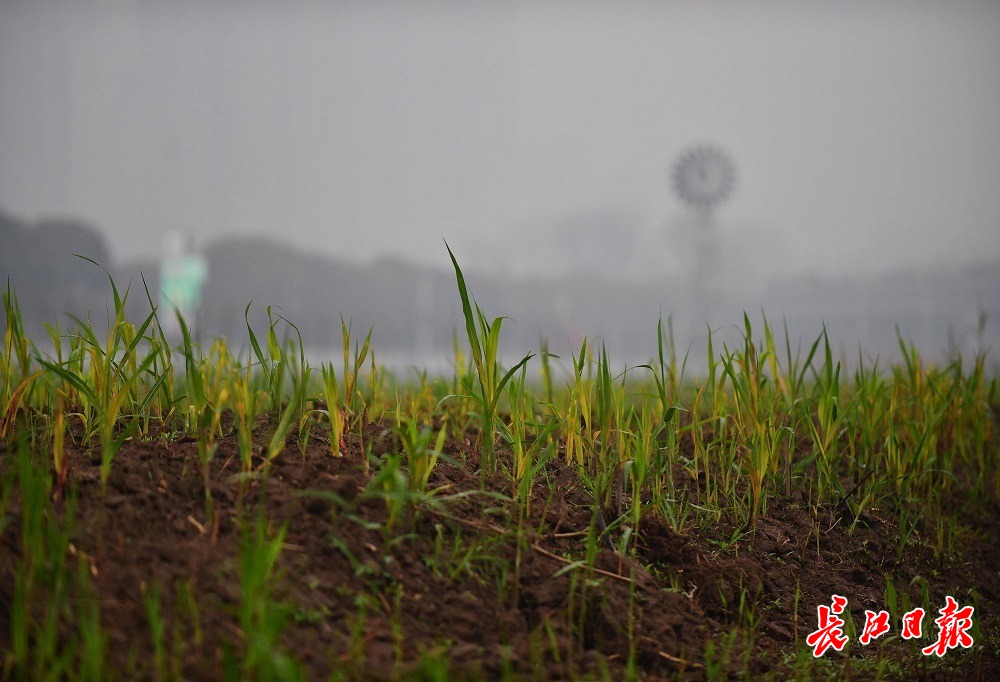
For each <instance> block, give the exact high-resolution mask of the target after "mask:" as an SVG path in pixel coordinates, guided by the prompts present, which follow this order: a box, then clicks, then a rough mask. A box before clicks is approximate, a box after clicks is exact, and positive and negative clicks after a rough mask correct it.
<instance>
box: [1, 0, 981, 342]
mask: <svg viewBox="0 0 1000 682" xmlns="http://www.w3.org/2000/svg"><path fill="white" fill-rule="evenodd" d="M997 35H1000V4H997V3H994V2H949V3H938V2H926V3H925V2H906V3H901V2H874V1H873V2H825V3H792V2H759V3H743V2H715V3H693V2H666V3H654V2H626V3H614V4H608V3H597V2H593V3H579V2H576V3H557V2H503V3H498V2H479V3H469V2H436V3H408V2H331V3H325V2H318V1H317V2H303V1H298V2H286V3H272V2H249V3H248V2H214V3H200V2H154V1H149V2H138V1H130V0H121V1H117V2H101V3H96V2H95V3H92V2H83V3H73V4H68V3H61V2H26V1H19V0H6V1H5V2H3V3H2V4H0V209H2V210H4V211H5V212H7V213H8V215H10V216H13V218H14V219H15V220H18V221H23V222H24V223H32V222H35V221H37V220H40V219H44V218H49V217H53V216H55V217H61V218H72V219H74V220H76V219H78V220H82V221H84V222H85V223H87V224H90V225H93V226H96V227H97V228H99V229H100V231H101V232H102V234H103V235H104V236H105V237H106V242H107V249H108V253H109V257H110V258H113V259H114V260H115V262H116V263H118V264H119V265H120V266H121V267H122V268H124V269H128V267H130V266H129V264H130V263H152V262H155V261H156V260H157V259H158V258H159V257H160V255H161V252H162V248H163V243H164V237H165V235H166V234H168V233H170V232H174V231H180V232H187V233H190V234H193V235H195V237H196V240H197V243H199V244H200V246H201V247H202V248H210V247H211V245H212V244H213V243H217V242H218V240H220V239H231V238H247V237H269V238H271V239H275V240H281V241H283V242H285V243H286V244H287V245H289V246H291V247H293V248H295V249H298V250H300V251H302V252H304V253H308V254H309V255H310V256H311V257H314V258H320V259H327V262H328V263H329V264H330V267H334V266H335V265H337V264H339V263H342V262H347V261H352V262H358V263H373V262H375V261H376V260H378V259H385V258H394V259H400V260H405V261H407V262H409V263H411V264H413V266H414V267H418V268H431V269H436V270H439V271H442V272H443V271H445V270H446V269H447V268H448V266H449V263H448V261H447V259H446V256H445V252H444V248H443V244H442V241H441V238H442V237H445V238H447V239H448V241H449V243H450V244H451V245H452V246H453V248H454V249H455V251H456V254H457V255H458V257H459V259H460V260H461V262H462V263H463V265H464V266H465V267H466V269H467V270H469V271H474V272H479V273H483V275H484V276H488V275H492V276H494V277H497V278H499V279H497V281H498V282H503V281H505V278H508V277H516V278H518V279H525V278H527V279H531V278H536V279H545V278H564V279H563V280H562V281H563V283H564V284H563V287H564V288H565V289H566V291H567V292H570V293H567V294H566V296H569V297H571V294H572V292H573V291H576V292H578V293H579V291H580V288H579V287H575V288H574V287H572V286H570V285H569V284H567V282H569V281H570V280H567V279H565V278H566V277H570V276H572V275H574V274H576V275H578V276H589V277H593V278H595V279H597V280H601V281H604V280H607V281H614V282H619V283H621V286H623V287H627V286H637V287H646V288H647V289H648V288H655V287H657V286H661V285H662V284H663V283H670V284H671V285H672V286H673V289H672V290H671V291H672V294H671V296H667V295H664V296H662V298H661V300H659V308H661V309H663V310H664V313H665V314H670V313H678V311H680V312H679V313H678V314H680V315H684V316H687V315H690V316H691V317H690V319H689V320H688V321H689V322H690V323H691V327H692V328H700V327H699V325H700V321H698V320H696V319H695V318H696V317H697V316H698V311H697V310H692V309H691V306H692V303H691V300H690V297H691V296H693V295H694V294H692V293H691V292H690V291H689V290H687V289H685V288H684V286H685V283H686V284H690V283H691V279H692V278H693V277H695V276H696V275H697V273H695V272H694V269H695V264H696V263H697V259H696V258H694V257H693V255H692V254H693V249H694V247H693V246H692V244H693V242H692V240H693V239H694V237H695V235H696V234H697V232H698V230H699V229H700V228H699V227H697V226H696V225H695V222H694V221H693V219H692V216H691V212H690V211H689V210H688V209H687V208H686V207H685V206H684V205H683V204H682V202H681V201H680V200H679V199H678V197H677V196H676V195H675V194H674V192H673V190H672V188H671V187H670V182H669V180H670V169H671V167H672V165H673V164H674V163H675V161H676V159H677V158H678V157H679V155H680V154H681V153H682V152H684V151H685V150H687V149H689V148H691V147H692V145H697V144H701V143H709V144H713V145H717V146H718V147H719V148H721V149H723V150H725V151H726V152H727V153H728V154H729V155H730V156H731V157H732V159H733V160H734V162H735V165H736V168H737V173H738V175H737V182H736V189H735V192H734V194H733V195H732V198H731V200H729V201H728V202H726V203H725V204H724V205H722V206H721V207H720V209H719V210H718V211H717V212H716V215H715V216H714V227H713V228H712V229H713V230H714V231H715V245H716V250H717V254H718V259H719V261H718V264H717V272H718V275H719V279H720V281H721V280H723V279H724V282H723V284H722V285H720V286H721V288H722V289H723V291H722V294H723V295H724V296H728V299H727V304H728V307H729V308H733V309H738V308H739V307H741V306H748V307H749V308H750V309H751V310H753V309H756V308H759V307H760V306H761V305H763V304H765V303H767V304H769V305H774V306H776V307H780V308H781V309H778V310H770V309H769V313H770V314H771V315H772V317H778V316H780V315H781V314H782V313H785V312H789V311H791V312H794V311H801V310H809V311H810V315H811V319H812V318H815V319H820V318H827V317H828V315H826V314H825V313H824V309H823V308H822V306H821V305H820V303H822V299H823V294H822V287H820V286H816V287H813V289H814V290H815V291H814V292H813V294H814V295H816V296H818V297H819V300H818V301H813V300H812V299H808V298H799V299H795V297H794V296H792V295H790V294H791V293H794V292H787V291H786V292H784V293H785V294H789V295H788V296H785V298H782V297H775V296H774V295H771V294H767V292H768V291H771V292H773V291H775V288H777V289H778V290H781V288H782V287H783V286H786V287H787V285H783V284H782V283H783V282H789V281H796V282H802V281H809V280H807V279H803V278H809V277H812V278H816V279H815V280H813V281H833V280H837V281H840V282H842V283H844V285H845V286H847V285H848V284H849V283H850V282H852V281H853V282H854V283H855V284H854V286H855V287H856V289H855V290H852V291H854V292H855V293H853V294H850V295H847V296H846V298H845V299H844V300H845V301H857V300H859V299H864V298H866V297H871V296H873V295H875V294H874V292H873V291H872V290H868V289H865V287H868V286H871V287H875V286H879V287H881V289H882V293H880V294H878V295H879V296H882V297H883V298H882V299H878V300H880V301H883V299H884V302H881V303H879V304H878V305H877V306H875V307H876V308H878V313H877V316H876V317H874V318H872V319H874V320H876V321H877V323H878V324H880V325H882V326H883V327H885V328H888V329H892V326H893V324H894V323H895V322H897V321H898V319H896V318H898V317H901V316H905V315H907V314H909V313H906V312H905V311H906V310H908V309H909V308H911V307H913V306H912V305H911V304H906V305H903V306H902V307H900V308H896V307H894V303H893V300H892V299H888V298H885V297H887V296H888V295H889V294H888V293H886V291H885V290H886V285H885V281H887V280H886V278H897V279H898V278H899V277H902V278H904V279H905V278H906V277H910V278H915V280H914V281H917V282H919V281H921V276H922V274H923V273H926V274H927V278H926V281H927V282H937V281H938V280H937V279H934V277H933V276H932V273H941V272H951V273H952V274H951V275H948V277H947V278H946V279H949V278H950V279H949V281H953V282H954V283H955V284H954V286H951V287H950V288H948V289H947V291H944V290H943V289H940V288H938V289H935V291H938V292H939V294H940V295H941V296H943V297H944V298H945V299H946V300H944V301H939V302H937V303H935V304H933V305H931V304H927V306H925V308H924V310H925V314H923V317H922V318H921V319H922V320H923V321H922V322H917V323H915V324H916V325H917V326H919V325H921V324H922V325H924V327H925V328H926V327H929V328H930V329H931V332H932V333H931V332H928V333H930V336H931V337H933V338H938V337H942V338H943V336H944V335H945V334H946V327H948V326H949V325H951V326H955V327H960V328H965V329H967V328H969V327H970V326H971V327H975V325H976V322H977V315H978V312H981V311H983V310H986V311H987V312H988V311H989V309H990V305H991V298H992V296H993V292H996V291H1000V277H998V276H997V275H996V273H997V269H996V268H995V267H993V266H995V265H996V264H997V263H1000V192H998V191H997V188H998V187H1000V117H998V116H997V112H998V111H1000V41H997V40H996V36H997ZM0 248H3V247H2V246H0ZM8 248H9V247H8ZM338 267H339V266H338ZM972 271H974V272H975V273H977V274H976V275H974V276H972V278H971V279H969V278H966V277H965V274H961V273H966V274H967V273H968V272H972ZM956 273H957V274H956ZM3 274H9V273H2V272H0V275H3ZM267 274H268V276H269V277H272V278H275V277H277V278H280V277H281V276H282V273H267ZM879 282H882V284H878V283H879ZM678 283H680V284H678ZM927 286H932V287H933V286H936V285H931V284H927ZM794 288H795V289H797V290H801V291H803V292H805V291H806V289H808V288H804V287H802V286H800V285H796V286H795V287H794ZM890 288H891V287H890ZM903 289H904V290H906V291H909V292H910V293H911V294H912V292H913V287H903ZM511 291H514V289H511ZM727 292H729V293H727ZM732 292H737V293H738V295H735V294H733V293H732ZM858 292H861V293H860V294H858ZM984 292H985V293H984ZM264 293H265V296H267V295H268V294H270V295H271V297H277V294H276V293H274V292H264ZM313 293H315V292H313ZM813 294H810V295H813ZM803 295H805V294H803ZM679 296H680V297H681V298H684V297H687V298H686V299H685V300H681V301H679V302H678V301H677V298H678V297H679ZM876 298H877V297H876ZM650 301H655V296H652V295H651V298H650ZM359 304H360V302H359V301H347V302H345V303H344V304H343V305H344V306H348V307H354V306H358V305H359ZM553 305H555V306H556V308H559V306H558V305H556V303H553ZM567 305H569V309H570V310H571V311H578V312H575V313H574V315H578V317H579V319H588V318H594V319H595V320H600V319H602V315H604V314H603V313H601V312H599V311H595V310H593V309H588V308H587V304H586V301H584V300H582V298H581V300H571V301H570V302H569V304H567ZM845 305H847V304H845ZM913 305H916V304H913ZM519 307H523V306H522V305H521V304H520V303H517V302H512V303H508V302H507V301H501V303H500V305H498V306H497V307H495V308H494V309H493V310H491V312H494V313H497V314H499V313H507V312H512V309H518V308H519ZM918 307H919V306H918ZM938 307H940V308H941V309H943V310H950V311H952V312H954V311H961V315H960V318H959V320H958V321H957V322H954V321H949V322H947V323H945V322H943V321H942V320H941V319H939V318H936V317H934V316H933V315H931V314H930V313H926V311H927V310H931V309H937V308H938ZM497 308H499V309H497ZM560 309H561V310H564V311H565V310H566V306H563V308H560ZM327 312H329V314H331V315H332V316H333V319H336V311H327ZM327 312H324V313H323V314H324V315H325V314H327ZM849 313H850V314H852V315H854V317H855V318H857V319H861V316H862V313H857V312H856V311H855V312H850V311H848V312H845V313H844V314H845V315H848V314H849ZM863 314H864V315H867V316H869V317H871V316H872V315H875V313H873V312H871V310H869V311H867V312H864V313H863ZM605 317H606V316H605ZM991 319H992V320H993V321H992V323H993V325H994V326H993V327H991V328H995V323H996V322H997V320H996V319H993V318H991ZM731 321H738V320H731ZM952 322H954V324H952ZM623 323H624V322H623ZM855 327H856V328H857V329H862V328H864V324H862V323H861V322H857V323H856V324H855ZM583 331H585V332H588V333H589V332H590V329H589V328H587V329H584V330H583ZM858 333H860V332H858ZM851 334H854V332H851V333H848V336H851ZM861 338H862V337H857V338H855V337H853V336H851V338H849V339H847V343H848V345H851V344H853V342H854V341H855V340H861ZM931 343H933V344H934V345H935V346H938V347H939V346H941V345H943V344H942V343H941V342H938V341H932V342H931Z"/></svg>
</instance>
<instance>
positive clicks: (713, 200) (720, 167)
mask: <svg viewBox="0 0 1000 682" xmlns="http://www.w3.org/2000/svg"><path fill="white" fill-rule="evenodd" d="M673 184H674V191H676V192H677V196H679V197H680V198H681V201H683V202H684V203H686V204H687V205H689V206H691V207H692V208H695V209H697V210H699V211H702V212H705V213H711V212H712V211H713V210H714V209H715V208H716V207H717V206H719V205H720V204H722V203H723V202H724V201H725V200H726V199H728V198H729V197H730V195H731V194H732V193H733V189H734V188H735V186H736V166H735V165H734V164H733V161H732V159H731V158H730V157H729V155H728V154H726V153H725V152H724V151H722V150H721V149H719V148H717V147H713V146H710V145H699V146H696V147H692V148H691V149H688V150H687V151H685V152H684V153H683V154H681V156H680V158H678V159H677V163H675V164H674V171H673Z"/></svg>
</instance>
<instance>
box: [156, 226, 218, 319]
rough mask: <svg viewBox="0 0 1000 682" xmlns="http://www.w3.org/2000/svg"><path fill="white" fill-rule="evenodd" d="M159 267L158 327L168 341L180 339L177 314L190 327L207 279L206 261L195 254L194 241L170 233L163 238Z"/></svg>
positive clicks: (187, 236) (180, 234) (177, 233)
mask: <svg viewBox="0 0 1000 682" xmlns="http://www.w3.org/2000/svg"><path fill="white" fill-rule="evenodd" d="M163 246H164V248H163V261H162V263H161V264H160V314H159V318H160V324H162V325H163V331H164V333H166V334H167V335H168V336H169V337H171V338H180V336H181V327H180V323H179V321H178V319H177V317H178V314H179V315H180V317H181V318H183V319H184V323H185V324H187V325H188V328H189V329H190V328H193V327H194V326H195V325H194V323H195V321H196V320H197V315H198V307H199V306H200V305H201V288H202V285H203V284H204V283H205V278H206V277H208V262H207V261H206V260H205V258H204V257H203V256H202V255H200V254H199V253H197V252H196V250H195V248H194V239H193V238H192V237H191V235H190V234H187V233H184V232H179V231H178V232H170V233H168V234H167V236H166V237H165V239H164V245H163Z"/></svg>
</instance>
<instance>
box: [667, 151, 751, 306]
mask: <svg viewBox="0 0 1000 682" xmlns="http://www.w3.org/2000/svg"><path fill="white" fill-rule="evenodd" d="M672 180H673V189H674V191H675V192H676V193H677V196H678V197H679V198H680V199H681V201H683V202H684V203H685V204H687V205H688V206H689V207H690V208H691V209H693V210H692V213H693V215H692V216H691V221H690V223H689V224H690V226H691V227H690V232H689V234H690V235H691V237H693V239H694V244H693V247H694V249H693V253H690V252H689V257H690V258H691V260H690V261H689V262H690V263H691V264H692V265H693V268H694V272H693V273H692V274H693V281H694V285H695V300H694V301H693V304H694V313H695V315H697V316H698V317H700V319H699V320H698V322H699V323H700V322H704V321H706V320H708V319H710V318H712V317H713V316H714V315H715V314H716V313H717V312H719V311H720V309H721V307H722V306H723V305H724V303H725V301H724V298H723V292H724V290H725V286H724V285H723V280H724V279H725V276H726V273H725V272H723V269H722V268H721V267H720V253H719V252H720V249H721V244H720V243H719V235H718V234H717V230H716V229H715V221H714V220H713V217H714V213H715V210H716V209H717V208H718V207H719V206H721V205H722V204H723V203H724V202H725V201H726V200H727V199H729V197H730V196H732V194H733V190H734V189H735V187H736V165H735V164H734V163H733V161H732V159H731V158H730V156H729V155H728V154H726V152H724V151H722V150H721V149H719V148H718V147H715V146H712V145H697V146H694V147H691V148H689V149H687V150H686V151H684V152H683V153H682V154H681V155H680V156H679V157H678V159H677V161H676V162H675V163H674V166H673V173H672Z"/></svg>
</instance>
